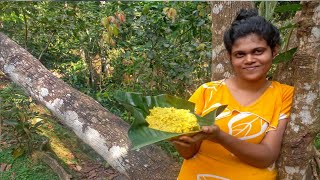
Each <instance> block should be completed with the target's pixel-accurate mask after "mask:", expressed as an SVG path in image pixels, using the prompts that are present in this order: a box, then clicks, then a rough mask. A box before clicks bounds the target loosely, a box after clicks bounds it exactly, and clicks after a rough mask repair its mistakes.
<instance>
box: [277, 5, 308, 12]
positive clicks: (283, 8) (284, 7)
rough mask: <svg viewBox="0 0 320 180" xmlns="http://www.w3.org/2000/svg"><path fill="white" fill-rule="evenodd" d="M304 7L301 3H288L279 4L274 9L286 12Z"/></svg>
mask: <svg viewBox="0 0 320 180" xmlns="http://www.w3.org/2000/svg"><path fill="white" fill-rule="evenodd" d="M301 9H302V5H301V4H286V5H282V6H278V7H276V8H275V9H274V11H275V12H279V13H284V12H297V11H299V10H301Z"/></svg>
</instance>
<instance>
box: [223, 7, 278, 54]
mask: <svg viewBox="0 0 320 180" xmlns="http://www.w3.org/2000/svg"><path fill="white" fill-rule="evenodd" d="M252 33H253V34H257V35H258V36H260V37H262V38H263V39H264V40H265V41H266V42H267V44H268V46H270V48H271V50H274V48H275V47H276V45H280V34H279V30H278V29H277V28H276V27H275V26H274V25H272V24H271V23H270V22H269V21H267V20H266V19H265V18H263V17H261V16H258V11H257V10H256V9H249V10H246V9H241V10H240V11H239V13H238V15H237V17H236V19H235V20H234V21H233V23H232V24H231V27H230V28H229V29H228V30H227V31H226V32H225V33H224V37H223V41H224V46H225V48H226V49H227V51H228V52H229V53H231V48H232V45H233V44H234V42H235V41H236V40H237V39H239V38H241V37H244V36H247V35H249V34H252Z"/></svg>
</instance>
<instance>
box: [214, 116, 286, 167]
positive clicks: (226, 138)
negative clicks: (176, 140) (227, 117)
mask: <svg viewBox="0 0 320 180" xmlns="http://www.w3.org/2000/svg"><path fill="white" fill-rule="evenodd" d="M287 123H288V119H283V120H280V121H279V124H278V127H277V129H276V130H273V131H269V132H268V133H267V134H266V135H265V137H264V139H263V140H262V141H261V143H260V144H253V143H249V142H246V141H243V140H239V139H238V138H235V137H233V136H231V135H229V134H227V133H225V132H222V131H220V132H219V133H218V134H217V136H216V137H215V138H210V140H213V141H214V142H217V143H219V144H221V145H222V146H223V147H224V148H226V149H227V150H229V151H230V152H231V153H232V154H234V155H235V156H237V157H238V158H239V159H240V160H242V161H244V162H246V163H248V164H250V165H252V166H255V167H258V168H266V167H268V166H270V165H271V164H272V163H274V162H275V161H276V160H277V158H278V156H279V153H280V148H281V143H282V137H283V134H284V131H285V129H286V125H287ZM208 132H209V133H210V131H208Z"/></svg>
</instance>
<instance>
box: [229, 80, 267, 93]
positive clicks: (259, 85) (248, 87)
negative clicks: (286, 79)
mask: <svg viewBox="0 0 320 180" xmlns="http://www.w3.org/2000/svg"><path fill="white" fill-rule="evenodd" d="M230 80H231V83H232V84H233V86H234V88H236V89H238V90H243V91H251V92H257V91H260V90H261V89H264V88H265V87H266V86H267V85H268V84H269V81H268V80H267V79H260V80H258V81H246V80H244V79H240V78H238V77H233V78H231V79H230Z"/></svg>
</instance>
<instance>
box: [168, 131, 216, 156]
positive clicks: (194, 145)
mask: <svg viewBox="0 0 320 180" xmlns="http://www.w3.org/2000/svg"><path fill="white" fill-rule="evenodd" d="M201 130H202V131H201V132H199V133H196V134H195V135H193V136H186V135H183V136H180V137H178V138H177V139H173V140H171V142H172V143H173V145H174V147H175V148H176V149H177V151H178V152H179V154H180V155H181V156H182V157H183V158H185V159H189V158H192V157H193V156H194V155H195V154H196V153H197V152H198V151H199V148H200V145H201V143H202V141H203V140H205V139H210V140H211V141H214V138H215V137H216V136H217V135H218V134H219V132H220V128H219V127H218V126H216V125H214V126H203V127H202V129H201Z"/></svg>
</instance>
